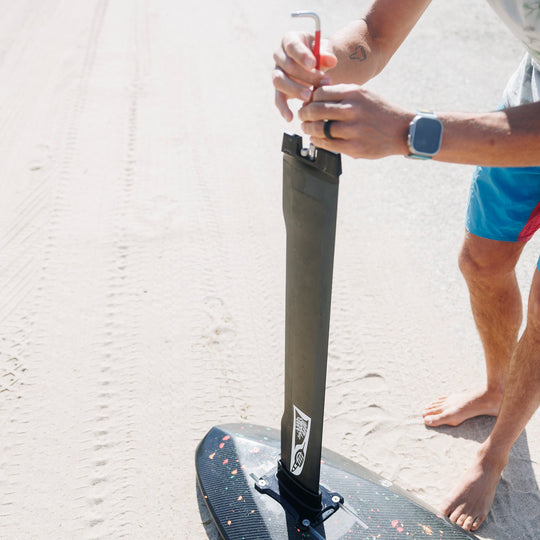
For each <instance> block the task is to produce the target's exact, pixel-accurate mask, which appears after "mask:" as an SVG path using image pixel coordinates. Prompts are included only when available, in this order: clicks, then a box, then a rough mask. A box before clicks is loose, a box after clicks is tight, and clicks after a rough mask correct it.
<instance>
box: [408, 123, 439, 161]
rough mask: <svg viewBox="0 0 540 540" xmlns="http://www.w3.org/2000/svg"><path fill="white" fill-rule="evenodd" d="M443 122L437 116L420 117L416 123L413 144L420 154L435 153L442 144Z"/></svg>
mask: <svg viewBox="0 0 540 540" xmlns="http://www.w3.org/2000/svg"><path fill="white" fill-rule="evenodd" d="M441 136H442V124H441V122H440V121H439V120H438V119H436V118H426V117H420V118H418V119H417V120H416V122H415V125H414V135H413V137H412V146H413V148H414V151H415V152H417V153H419V154H428V155H434V154H436V153H437V152H438V151H439V148H440V146H441Z"/></svg>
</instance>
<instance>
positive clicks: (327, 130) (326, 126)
mask: <svg viewBox="0 0 540 540" xmlns="http://www.w3.org/2000/svg"><path fill="white" fill-rule="evenodd" d="M332 122H333V120H325V121H324V124H323V131H324V136H325V137H326V138H327V139H331V140H333V139H335V137H332V134H331V133H330V127H331V126H332Z"/></svg>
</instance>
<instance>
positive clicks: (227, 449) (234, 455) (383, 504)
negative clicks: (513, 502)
mask: <svg viewBox="0 0 540 540" xmlns="http://www.w3.org/2000/svg"><path fill="white" fill-rule="evenodd" d="M279 437H280V433H279V432H278V431H277V430H274V429H270V428H266V427H261V426H253V425H243V424H228V425H223V426H216V427H214V428H212V429H211V430H210V431H209V433H208V434H207V435H206V437H205V438H204V439H203V440H202V441H201V443H200V444H199V447H198V448H197V452H196V467H197V478H198V483H199V487H200V489H201V492H202V494H203V497H204V499H205V502H206V504H207V505H208V508H209V509H210V513H211V514H212V517H213V519H214V521H215V523H216V526H217V528H218V530H219V532H220V534H221V536H222V537H223V538H226V539H235V540H255V539H257V540H265V539H299V540H300V539H302V540H303V539H320V538H325V539H328V540H330V539H336V540H337V539H340V540H346V539H361V540H374V539H382V540H393V539H396V540H397V539H417V538H430V539H432V540H433V539H446V538H452V539H455V540H465V539H469V540H474V539H475V538H476V536H475V535H473V534H472V533H468V532H466V531H463V530H462V529H461V528H459V527H457V526H456V525H454V524H453V523H451V522H450V521H448V520H447V519H446V518H444V517H442V516H440V515H437V513H436V512H435V511H434V510H432V509H429V508H428V507H426V506H425V505H424V504H423V503H422V502H420V501H419V500H417V499H415V498H414V497H411V496H410V495H409V494H408V493H406V492H405V491H403V490H402V489H400V488H398V487H396V486H394V485H392V484H391V483H390V482H389V481H387V480H385V479H383V478H382V477H380V476H378V475H376V474H374V473H372V472H370V471H369V470H367V469H365V468H364V467H362V466H360V465H358V464H355V463H354V462H352V461H350V460H348V459H346V458H343V457H342V456H339V455H338V454H336V453H334V452H331V451H328V450H324V449H323V453H322V456H323V458H322V462H321V485H323V486H324V487H325V488H327V489H328V490H330V491H332V492H338V493H339V494H340V495H341V496H342V497H343V498H344V504H343V505H342V506H341V507H340V509H339V510H338V511H337V512H336V513H334V514H333V515H332V516H330V517H329V518H328V519H327V520H326V521H324V523H323V524H322V525H319V526H318V527H315V528H313V527H309V528H307V529H306V530H301V529H300V528H299V527H298V523H297V521H296V518H294V517H293V516H292V515H290V514H288V513H287V512H286V511H285V510H284V509H283V507H282V506H281V505H280V504H279V503H278V502H277V501H275V500H274V499H273V498H271V497H270V496H268V495H266V494H263V493H260V492H259V491H258V490H257V489H256V488H255V483H256V481H257V480H258V479H259V478H261V477H262V476H265V475H267V474H268V473H269V472H271V471H272V470H273V469H274V468H275V466H276V463H277V461H278V459H279V453H280V438H279Z"/></svg>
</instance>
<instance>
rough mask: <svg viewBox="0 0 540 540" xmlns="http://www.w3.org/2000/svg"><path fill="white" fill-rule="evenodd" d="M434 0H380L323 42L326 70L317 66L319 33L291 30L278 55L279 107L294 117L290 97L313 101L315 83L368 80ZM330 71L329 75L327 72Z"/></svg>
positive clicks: (375, 73) (285, 114)
mask: <svg viewBox="0 0 540 540" xmlns="http://www.w3.org/2000/svg"><path fill="white" fill-rule="evenodd" d="M430 2H431V0H399V2H398V1H396V0H375V1H374V2H373V4H372V5H371V7H370V8H369V10H368V12H367V13H366V15H365V16H364V17H363V18H362V19H360V20H358V21H355V22H352V23H351V24H349V25H347V26H346V27H345V28H343V29H342V30H340V31H339V32H337V33H336V34H335V35H334V36H332V37H331V38H330V40H324V41H323V43H322V44H321V70H316V69H315V57H314V55H313V52H312V50H311V49H312V45H313V37H312V36H311V35H310V34H308V33H305V32H304V33H301V32H289V33H288V34H286V35H285V37H284V38H283V40H282V43H281V47H280V48H279V49H278V50H277V51H276V52H275V53H274V60H275V62H276V66H275V69H274V71H273V74H272V75H273V83H274V87H275V89H276V106H277V108H278V109H279V111H280V112H281V115H282V116H283V117H284V118H285V119H286V120H288V121H290V120H292V112H291V110H290V109H289V106H288V103H287V102H288V100H289V99H293V98H296V99H301V100H303V101H308V100H309V98H310V95H311V90H310V89H311V87H313V86H315V87H317V86H321V85H322V84H329V83H330V82H332V83H340V82H355V83H357V84H363V83H365V82H366V81H368V80H369V79H371V78H372V77H374V76H375V75H377V74H378V73H380V71H381V70H382V69H383V68H384V66H385V65H386V64H387V63H388V61H389V60H390V58H391V57H392V55H393V54H394V52H395V51H396V50H397V49H398V47H399V46H400V45H401V43H402V42H403V40H404V39H405V38H406V37H407V35H408V34H409V32H410V31H411V29H412V28H413V27H414V25H415V24H416V22H417V21H418V19H419V18H420V16H421V15H422V13H423V12H424V11H425V9H426V8H427V6H428V5H429V4H430ZM325 72H327V74H325Z"/></svg>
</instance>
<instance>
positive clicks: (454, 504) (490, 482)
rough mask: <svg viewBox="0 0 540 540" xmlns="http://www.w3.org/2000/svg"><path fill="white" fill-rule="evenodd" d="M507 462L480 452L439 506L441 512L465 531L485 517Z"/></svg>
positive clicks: (478, 523) (478, 525) (477, 524)
mask: <svg viewBox="0 0 540 540" xmlns="http://www.w3.org/2000/svg"><path fill="white" fill-rule="evenodd" d="M505 465H506V462H500V461H497V460H495V461H493V460H490V459H489V458H488V457H487V456H482V452H481V451H480V452H479V453H478V455H477V456H476V459H475V461H474V463H473V465H472V467H471V468H470V469H469V470H468V471H467V472H466V473H465V475H464V476H463V477H462V478H461V480H460V482H459V484H458V485H457V486H456V487H455V488H454V490H453V491H452V492H451V493H450V494H449V495H448V497H447V498H446V499H445V500H444V501H443V503H442V505H441V511H442V512H443V513H444V514H445V515H446V516H448V517H449V518H450V519H451V520H452V521H453V522H455V523H456V524H457V525H459V526H460V527H462V528H463V529H465V530H467V531H476V529H478V527H480V525H481V524H482V523H483V522H484V520H485V519H486V517H487V515H488V513H489V510H490V508H491V505H492V504H493V499H494V498H495V491H496V489H497V484H498V482H499V479H500V477H501V473H502V470H503V469H504V466H505Z"/></svg>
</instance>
